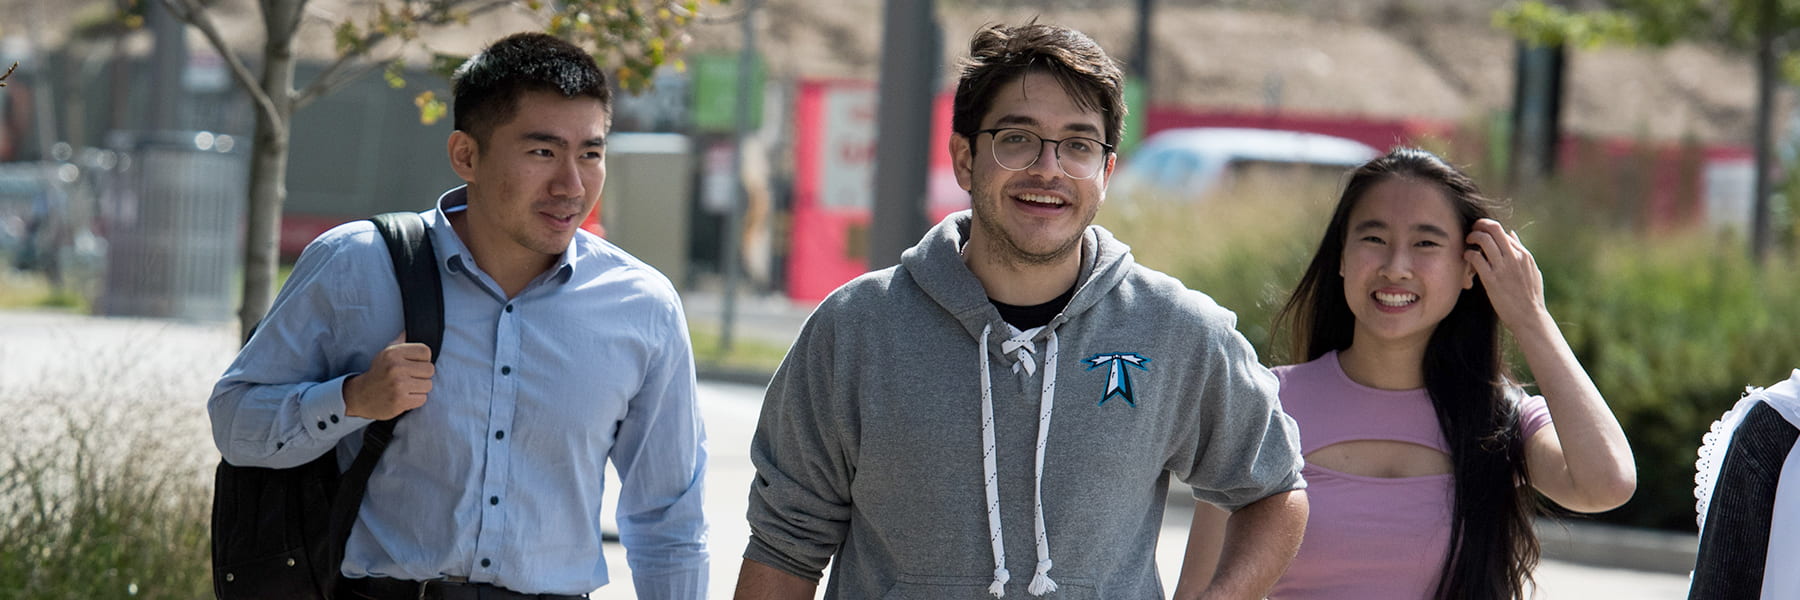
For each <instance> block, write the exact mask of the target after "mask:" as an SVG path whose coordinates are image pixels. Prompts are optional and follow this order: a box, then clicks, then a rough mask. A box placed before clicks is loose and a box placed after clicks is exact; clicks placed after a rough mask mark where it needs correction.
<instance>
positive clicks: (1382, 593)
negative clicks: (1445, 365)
mask: <svg viewBox="0 0 1800 600" xmlns="http://www.w3.org/2000/svg"><path fill="white" fill-rule="evenodd" d="M1274 371H1275V375H1276V376H1277V377H1279V378H1280V380H1281V405H1282V410H1284V411H1285V412H1287V414H1288V415H1289V416H1292V417H1293V418H1294V421H1295V422H1296V423H1298V424H1299V426H1300V452H1301V453H1302V454H1312V452H1313V451H1314V450H1318V449H1320V448H1324V447H1326V446H1330V445H1332V444H1337V443H1341V442H1348V441H1355V440H1391V441H1398V442H1408V443H1413V444H1418V445H1421V446H1425V447H1427V448H1432V449H1435V450H1438V451H1440V452H1444V453H1446V454H1448V453H1449V447H1448V445H1447V444H1446V443H1445V442H1444V435H1443V431H1442V430H1441V428H1439V427H1438V421H1437V412H1436V411H1435V409H1433V408H1432V406H1431V397H1430V396H1428V395H1427V394H1426V392H1425V390H1424V389H1423V388H1421V389H1413V390H1381V389H1376V388H1372V387H1368V386H1365V385H1362V384H1359V383H1356V382H1355V381H1352V380H1351V379H1350V377H1349V376H1348V375H1345V374H1344V370H1343V367H1341V366H1340V365H1339V364H1338V357H1337V353H1336V352H1331V353H1327V354H1326V355H1324V356H1321V357H1319V359H1318V360H1314V361H1312V362H1309V363H1305V364H1299V365H1289V366H1285V367H1276V368H1275V369H1274ZM1520 422H1521V426H1522V428H1523V430H1524V436H1525V437H1526V438H1527V439H1529V438H1530V437H1531V436H1532V435H1533V434H1535V433H1537V431H1538V430H1540V429H1543V428H1544V427H1545V426H1547V425H1549V424H1550V409H1549V407H1548V406H1546V405H1545V404H1544V399H1543V397H1541V396H1531V397H1528V398H1526V399H1525V400H1523V401H1522V404H1521V406H1520ZM1302 473H1303V474H1304V475H1305V476H1306V482H1307V488H1306V495H1307V498H1308V500H1309V503H1310V504H1311V507H1312V508H1311V515H1310V516H1309V517H1308V519H1307V522H1306V538H1305V541H1303V542H1301V545H1300V553H1299V555H1298V556H1296V557H1295V558H1294V562H1293V563H1292V564H1291V565H1290V566H1289V567H1288V570H1287V574H1286V575H1283V576H1282V578H1281V580H1280V581H1279V582H1276V584H1275V589H1274V590H1273V591H1272V592H1270V594H1269V598H1271V599H1272V600H1311V599H1315V598H1318V599H1324V598H1330V599H1333V600H1359V599H1377V598H1378V599H1382V600H1406V599H1412V598H1419V599H1425V598H1430V597H1431V593H1432V591H1433V590H1434V589H1435V588H1436V587H1437V579H1438V573H1439V571H1440V570H1441V569H1442V568H1443V562H1444V557H1445V556H1447V555H1448V554H1449V551H1450V548H1449V546H1450V497H1451V493H1452V488H1451V479H1450V474H1448V473H1445V474H1441V475H1426V476H1422V477H1400V478H1382V477H1368V476H1363V475H1353V474H1350V473H1340V472H1337V471H1333V470H1331V469H1326V468H1323V467H1319V466H1316V465H1314V464H1312V462H1310V461H1308V462H1307V463H1306V466H1305V468H1304V469H1303V470H1302Z"/></svg>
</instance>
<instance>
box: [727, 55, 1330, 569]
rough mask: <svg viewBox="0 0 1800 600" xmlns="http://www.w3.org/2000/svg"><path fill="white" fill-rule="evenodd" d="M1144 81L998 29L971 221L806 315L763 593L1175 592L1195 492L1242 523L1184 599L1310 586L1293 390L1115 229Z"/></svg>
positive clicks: (968, 140)
mask: <svg viewBox="0 0 1800 600" xmlns="http://www.w3.org/2000/svg"><path fill="white" fill-rule="evenodd" d="M1122 81H1123V75H1122V74H1121V73H1120V72H1119V69H1118V67H1117V66H1116V65H1115V64H1114V63H1113V62H1112V60H1111V59H1110V58H1108V57H1107V55H1106V53H1105V52H1104V51H1103V50H1101V49H1100V47H1099V46H1098V45H1097V44H1095V43H1094V42H1093V40H1091V39H1089V38H1088V37H1087V36H1085V35H1083V34H1081V33H1080V32H1077V31H1074V30H1070V29H1067V28H1063V27H1057V26H1051V25H1041V24H1037V23H1035V22H1034V23H1030V24H1026V25H1022V26H1017V27H1007V26H990V27H987V28H984V29H983V30H981V31H980V32H979V33H977V34H976V35H975V38H974V40H973V42H972V43H971V48H970V56H969V57H968V58H967V59H966V60H965V61H964V63H963V65H962V78H961V81H960V82H959V83H958V85H957V89H956V98H955V106H954V114H953V116H952V126H953V128H954V129H955V135H953V136H951V140H950V151H951V154H952V160H953V162H954V164H955V168H956V177H957V182H958V183H959V184H960V185H962V187H963V188H964V189H966V190H968V191H969V194H970V203H971V205H972V207H973V210H972V212H963V213H958V214H955V215H951V216H950V217H949V218H947V219H945V220H944V222H942V223H940V224H938V225H937V226H936V227H935V228H933V229H932V230H931V231H930V232H929V233H927V234H926V236H925V239H924V240H922V241H920V242H919V244H918V245H917V246H914V247H913V248H912V249H910V250H908V251H907V252H906V253H905V254H904V255H903V256H902V258H901V264H900V265H899V266H897V267H894V268H890V269H886V270H882V271H878V272H874V273H869V274H867V275H864V276H862V277H860V278H858V279H856V280H855V281H852V282H850V283H849V284H846V285H845V286H844V287H842V288H840V289H838V290H837V291H836V292H834V293H832V295H831V297H829V298H827V299H826V300H825V302H824V303H822V304H820V305H819V308H818V310H817V311H815V312H814V313H813V314H812V316H811V318H809V319H808V320H807V323H806V326H805V328H804V329H803V330H802V331H801V334H800V337H799V339H798V340H797V341H796V342H795V343H794V346H793V348H792V349H791V350H789V352H788V356H787V359H786V360H785V361H784V362H783V364H782V366H781V368H780V370H779V371H778V372H777V373H776V375H775V379H774V381H773V382H771V383H770V385H769V390H768V394H767V397H766V398H765V400H764V403H763V410H762V417H761V421H760V422H759V423H758V425H757V430H756V436H755V438H754V440H753V441H752V442H751V460H752V462H754V463H755V465H756V470H757V475H756V479H755V480H754V481H753V482H752V484H751V489H750V509H749V519H750V526H751V532H752V535H751V539H750V544H749V548H748V549H747V550H746V551H745V553H744V558H745V560H744V565H743V570H742V571H741V574H740V575H739V580H738V588H737V594H738V597H739V598H810V597H812V596H813V594H814V593H815V592H816V588H817V585H818V583H817V582H818V580H819V578H820V575H821V573H822V572H823V570H824V568H825V566H826V565H827V564H828V563H829V564H831V565H832V566H833V570H832V576H831V581H830V585H829V588H828V589H827V593H826V595H827V597H842V598H907V599H910V598H919V599H924V598H931V599H939V598H952V599H954V598H967V599H982V598H987V597H990V596H992V597H1003V596H1005V595H1006V594H1007V593H1008V592H1015V593H1017V592H1024V593H1027V594H1029V595H1031V596H1048V597H1054V598H1162V597H1164V595H1163V588H1162V583H1161V579H1160V578H1159V576H1158V575H1157V571H1156V561H1155V550H1156V541H1157V534H1158V533H1159V531H1160V528H1161V523H1162V511H1163V506H1164V502H1165V498H1166V494H1167V490H1168V485H1169V477H1170V474H1171V473H1172V474H1173V475H1174V476H1175V477H1177V478H1179V479H1180V480H1181V481H1183V482H1185V483H1187V484H1188V485H1189V486H1191V487H1192V488H1193V491H1194V495H1195V497H1196V498H1198V499H1199V500H1202V501H1204V502H1206V503H1210V504H1213V505H1217V506H1219V507H1222V508H1224V509H1226V510H1228V511H1232V515H1231V517H1230V521H1229V522H1228V525H1227V529H1228V531H1227V534H1226V536H1227V543H1226V547H1225V550H1224V556H1223V557H1222V558H1221V560H1220V562H1219V574H1218V576H1217V577H1215V578H1213V579H1212V580H1211V581H1210V582H1207V581H1186V580H1184V581H1182V582H1181V583H1180V584H1179V585H1178V586H1177V589H1176V596H1177V597H1178V598H1261V597H1263V595H1264V594H1266V593H1267V592H1268V589H1269V587H1270V586H1271V585H1272V584H1273V583H1274V582H1275V580H1276V578H1277V577H1279V576H1280V575H1281V573H1282V571H1283V570H1284V569H1286V567H1287V563H1288V561H1289V560H1290V559H1291V558H1292V557H1293V555H1294V551H1295V549H1296V548H1297V547H1298V546H1299V543H1300V535H1301V532H1302V530H1303V529H1304V526H1305V522H1306V511H1307V509H1306V496H1305V492H1304V491H1302V488H1304V487H1305V482H1304V481H1303V480H1302V479H1301V477H1300V467H1301V464H1302V460H1301V457H1300V453H1299V444H1298V434H1297V430H1296V428H1295V426H1294V422H1293V421H1292V420H1291V419H1289V418H1288V417H1287V415H1285V414H1283V413H1282V412H1281V407H1280V405H1279V403H1278V401H1277V400H1276V381H1275V377H1274V376H1273V375H1272V374H1270V373H1269V371H1268V370H1267V369H1265V368H1263V367H1262V366H1261V365H1260V364H1258V363H1257V360H1256V355H1255V352H1254V350H1252V349H1251V348H1250V345H1249V344H1248V343H1247V342H1246V341H1245V340H1244V338H1243V336H1241V335H1239V334H1238V332H1237V331H1236V330H1235V329H1234V325H1235V320H1236V317H1235V316H1234V315H1232V313H1231V312H1230V311H1227V310H1225V309H1223V308H1221V307H1219V305H1218V304H1216V303H1214V302H1213V301H1212V299H1211V298H1208V297H1207V296H1206V295H1205V294H1201V293H1199V292H1196V291H1193V290H1189V289H1187V288H1186V287H1185V286H1183V285H1182V283H1181V282H1180V281H1177V280H1175V279H1174V278H1171V277H1169V276H1167V275H1164V274H1162V273H1158V272H1156V271H1153V270H1151V269H1148V268H1145V267H1142V266H1139V265H1137V264H1136V263H1135V262H1134V261H1133V260H1132V258H1131V253H1130V248H1128V247H1127V246H1126V245H1125V244H1123V243H1120V242H1119V241H1117V240H1115V239H1113V237H1112V235H1111V234H1110V233H1108V232H1107V231H1106V230H1104V229H1101V228H1099V227H1095V226H1091V223H1092V221H1093V219H1094V214H1095V213H1096V212H1097V211H1098V210H1099V208H1100V204H1101V203H1102V202H1103V201H1104V199H1105V190H1106V181H1107V179H1108V178H1109V177H1110V176H1111V175H1112V170H1113V165H1114V161H1115V159H1116V156H1115V155H1114V153H1113V150H1114V144H1116V143H1117V142H1118V139H1119V135H1120V133H1121V131H1122V129H1123V125H1122V118H1123V115H1124V112H1125V108H1124V103H1123V100H1122V98H1121V97H1122V94H1121V89H1122ZM1196 560H1210V557H1197V556H1189V561H1190V562H1193V561H1196ZM1014 574H1018V575H1019V577H1017V578H1015V577H1014V576H1013V575H1014Z"/></svg>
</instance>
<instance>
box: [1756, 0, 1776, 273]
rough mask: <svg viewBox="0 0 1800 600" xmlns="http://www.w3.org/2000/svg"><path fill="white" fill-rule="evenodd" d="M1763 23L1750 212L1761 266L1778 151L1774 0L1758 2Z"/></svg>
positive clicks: (1759, 37) (1766, 246)
mask: <svg viewBox="0 0 1800 600" xmlns="http://www.w3.org/2000/svg"><path fill="white" fill-rule="evenodd" d="M1759 5H1760V6H1759V7H1760V8H1761V10H1762V18H1761V21H1762V24H1761V26H1760V27H1759V28H1758V31H1757V40H1756V133H1755V140H1756V141H1755V144H1756V198H1755V199H1754V202H1755V208H1754V211H1755V212H1753V213H1751V215H1750V258H1751V259H1753V260H1755V262H1756V264H1757V265H1758V266H1761V265H1762V264H1763V263H1765V262H1766V261H1767V260H1768V258H1769V244H1770V239H1769V238H1770V235H1769V192H1770V188H1771V187H1773V185H1774V182H1772V181H1770V173H1769V162H1770V160H1771V159H1772V158H1774V155H1775V151H1774V148H1775V143H1774V140H1773V137H1774V134H1773V133H1771V132H1770V131H1769V129H1770V128H1771V125H1772V124H1773V122H1774V112H1775V78H1776V77H1777V75H1776V66H1775V60H1776V58H1775V0H1763V1H1762V2H1761V3H1759Z"/></svg>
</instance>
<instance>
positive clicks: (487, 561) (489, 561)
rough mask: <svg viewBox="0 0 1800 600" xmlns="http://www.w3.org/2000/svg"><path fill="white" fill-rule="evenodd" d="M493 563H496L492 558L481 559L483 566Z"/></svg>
mask: <svg viewBox="0 0 1800 600" xmlns="http://www.w3.org/2000/svg"><path fill="white" fill-rule="evenodd" d="M492 564H494V562H493V561H491V560H488V559H485V558H484V559H481V566H483V567H486V566H488V565H492Z"/></svg>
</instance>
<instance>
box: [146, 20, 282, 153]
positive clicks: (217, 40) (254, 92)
mask: <svg viewBox="0 0 1800 600" xmlns="http://www.w3.org/2000/svg"><path fill="white" fill-rule="evenodd" d="M162 3H163V6H165V7H167V8H168V9H169V12H170V13H171V14H173V15H175V17H176V18H178V19H181V20H182V21H184V22H186V23H187V24H189V25H192V26H194V28H195V29H198V30H200V33H201V34H202V35H205V36H206V41H208V42H211V43H212V47H213V50H214V51H217V52H218V53H219V56H221V57H224V59H225V64H227V65H229V66H230V67H231V77H232V79H236V80H237V82H238V85H239V87H242V88H244V92H245V93H248V94H250V99H251V100H252V101H253V102H255V103H256V109H257V110H259V111H261V112H262V113H263V116H264V117H267V118H268V121H269V123H271V124H273V125H274V126H275V128H276V130H277V133H279V134H281V135H282V136H284V137H285V136H286V135H287V126H288V124H287V118H286V117H285V116H284V115H282V114H281V112H280V111H279V110H276V108H275V100H274V99H273V98H270V97H269V95H268V94H267V93H265V92H264V91H263V89H262V85H261V84H259V83H258V82H257V80H256V75H255V74H252V73H251V72H250V68H249V67H246V66H244V61H243V59H242V58H240V57H238V54H237V51H235V50H232V49H231V46H229V45H227V44H226V43H225V37H224V36H222V35H219V28H218V26H216V25H214V24H213V22H212V18H210V17H208V16H206V9H204V8H201V7H200V6H199V5H198V4H197V3H195V1H194V0H162Z"/></svg>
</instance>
